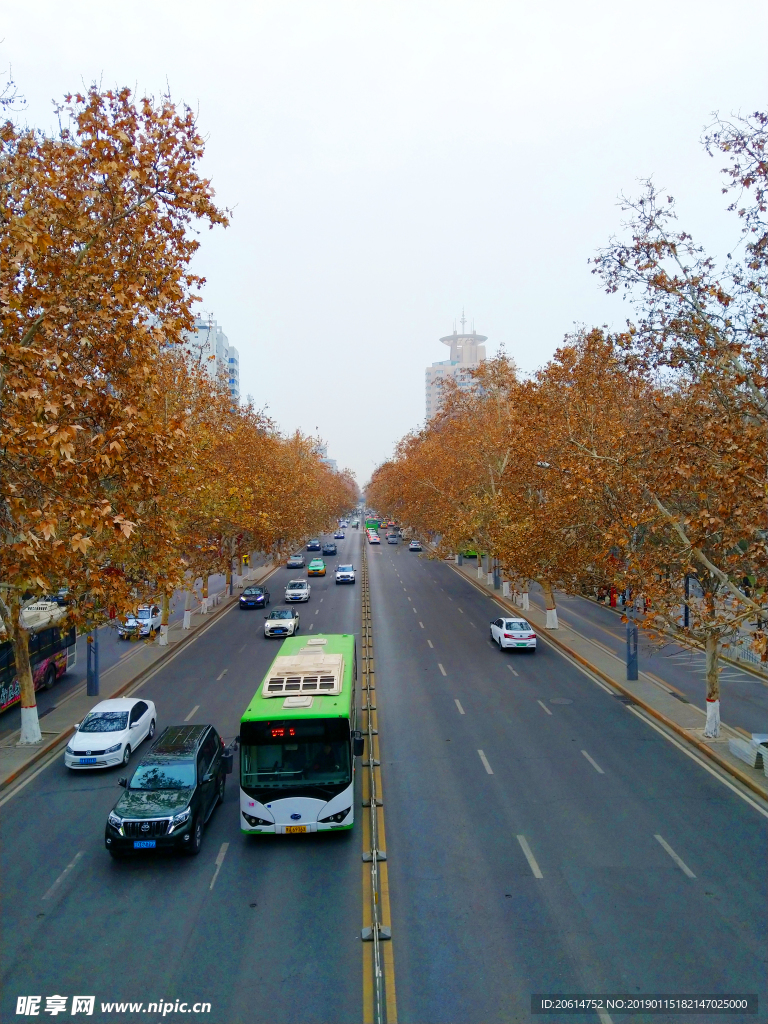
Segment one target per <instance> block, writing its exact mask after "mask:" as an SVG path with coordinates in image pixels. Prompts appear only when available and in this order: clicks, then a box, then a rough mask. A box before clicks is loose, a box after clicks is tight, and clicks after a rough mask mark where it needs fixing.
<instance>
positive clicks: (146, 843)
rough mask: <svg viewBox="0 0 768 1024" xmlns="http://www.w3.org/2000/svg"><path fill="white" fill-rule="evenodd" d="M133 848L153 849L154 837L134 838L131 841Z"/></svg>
mask: <svg viewBox="0 0 768 1024" xmlns="http://www.w3.org/2000/svg"><path fill="white" fill-rule="evenodd" d="M133 848H134V850H154V848H155V840H154V839H134V841H133Z"/></svg>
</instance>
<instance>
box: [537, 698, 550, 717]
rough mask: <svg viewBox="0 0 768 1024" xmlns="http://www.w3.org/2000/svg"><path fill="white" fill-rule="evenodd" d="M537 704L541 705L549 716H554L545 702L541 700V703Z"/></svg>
mask: <svg viewBox="0 0 768 1024" xmlns="http://www.w3.org/2000/svg"><path fill="white" fill-rule="evenodd" d="M536 703H537V704H541V706H542V707H543V708H544V710H545V711H546V712H547V714H548V715H551V714H552V712H551V711H550V710H549V708H548V707H547V705H546V704H545V703H544V702H543V701H541V700H539V701H536Z"/></svg>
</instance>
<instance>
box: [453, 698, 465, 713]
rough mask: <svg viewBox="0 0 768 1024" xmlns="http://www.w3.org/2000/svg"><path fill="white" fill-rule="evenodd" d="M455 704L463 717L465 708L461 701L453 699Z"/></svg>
mask: <svg viewBox="0 0 768 1024" xmlns="http://www.w3.org/2000/svg"><path fill="white" fill-rule="evenodd" d="M453 702H454V704H455V705H456V707H457V708H458V709H459V714H460V715H463V714H464V708H463V707H462V706H461V701H459V700H456V698H455V697H454V698H453Z"/></svg>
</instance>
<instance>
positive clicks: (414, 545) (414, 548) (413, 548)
mask: <svg viewBox="0 0 768 1024" xmlns="http://www.w3.org/2000/svg"><path fill="white" fill-rule="evenodd" d="M408 550H409V551H421V544H419V542H418V541H417V540H412V541H411V543H410V544H409V545H408Z"/></svg>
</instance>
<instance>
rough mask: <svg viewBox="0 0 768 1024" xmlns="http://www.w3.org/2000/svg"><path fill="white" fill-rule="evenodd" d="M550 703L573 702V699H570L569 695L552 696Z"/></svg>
mask: <svg viewBox="0 0 768 1024" xmlns="http://www.w3.org/2000/svg"><path fill="white" fill-rule="evenodd" d="M549 703H550V704H573V701H572V700H570V699H569V698H568V697H550V698H549Z"/></svg>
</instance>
